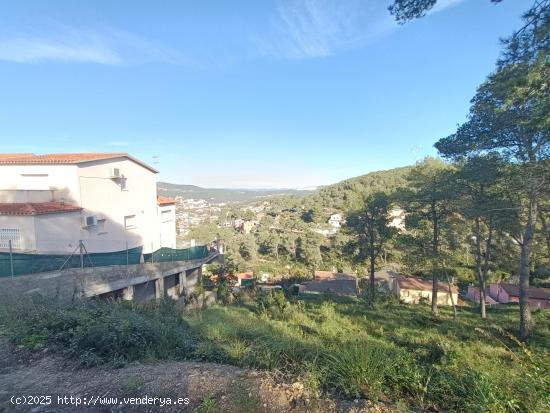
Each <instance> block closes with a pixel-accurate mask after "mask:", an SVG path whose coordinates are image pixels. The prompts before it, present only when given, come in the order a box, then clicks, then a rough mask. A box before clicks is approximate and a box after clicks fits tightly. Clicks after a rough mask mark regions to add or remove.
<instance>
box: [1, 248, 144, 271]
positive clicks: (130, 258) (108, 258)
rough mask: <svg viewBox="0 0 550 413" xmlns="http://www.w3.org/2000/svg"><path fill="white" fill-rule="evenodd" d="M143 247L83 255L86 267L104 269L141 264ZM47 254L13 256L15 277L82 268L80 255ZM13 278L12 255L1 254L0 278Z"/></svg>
mask: <svg viewBox="0 0 550 413" xmlns="http://www.w3.org/2000/svg"><path fill="white" fill-rule="evenodd" d="M141 252H142V247H136V248H131V249H128V252H126V250H122V251H115V252H101V253H93V254H85V255H83V261H84V266H85V267H92V266H93V267H102V266H106V265H125V264H126V263H128V264H139V263H140V259H141ZM69 257H70V254H66V255H46V254H16V253H14V254H12V259H13V273H14V275H22V274H34V273H39V272H47V271H57V270H59V269H60V268H61V266H62V265H63V263H65V261H67V262H66V263H65V265H63V268H78V267H80V254H76V255H73V256H72V257H70V258H69ZM8 276H11V265H10V254H9V253H7V252H0V277H8Z"/></svg>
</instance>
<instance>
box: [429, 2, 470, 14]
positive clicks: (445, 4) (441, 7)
mask: <svg viewBox="0 0 550 413" xmlns="http://www.w3.org/2000/svg"><path fill="white" fill-rule="evenodd" d="M463 1H464V0H438V1H437V3H436V4H435V6H433V7H432V8H431V10H429V11H428V13H427V14H434V13H437V12H440V11H443V10H445V9H448V8H449V7H454V6H456V5H458V4H459V3H462V2H463Z"/></svg>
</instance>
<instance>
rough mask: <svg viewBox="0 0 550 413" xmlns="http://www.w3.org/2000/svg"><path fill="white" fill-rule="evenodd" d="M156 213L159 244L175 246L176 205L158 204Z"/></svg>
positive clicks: (169, 246)
mask: <svg viewBox="0 0 550 413" xmlns="http://www.w3.org/2000/svg"><path fill="white" fill-rule="evenodd" d="M158 215H159V217H158V219H159V228H160V244H161V246H162V247H168V248H176V206H175V205H159V207H158Z"/></svg>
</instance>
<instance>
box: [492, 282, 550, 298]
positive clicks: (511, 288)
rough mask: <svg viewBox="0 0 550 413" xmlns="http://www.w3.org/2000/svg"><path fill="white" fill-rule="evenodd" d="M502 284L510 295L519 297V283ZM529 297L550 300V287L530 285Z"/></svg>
mask: <svg viewBox="0 0 550 413" xmlns="http://www.w3.org/2000/svg"><path fill="white" fill-rule="evenodd" d="M501 286H502V288H504V290H505V291H506V292H507V293H508V295H511V296H514V297H519V285H514V284H501ZM527 297H529V298H535V299H539V300H550V288H536V287H529V289H528V290H527Z"/></svg>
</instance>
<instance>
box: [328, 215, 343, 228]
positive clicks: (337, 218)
mask: <svg viewBox="0 0 550 413" xmlns="http://www.w3.org/2000/svg"><path fill="white" fill-rule="evenodd" d="M343 223H344V217H343V215H342V214H332V215H331V216H330V218H329V219H328V224H329V225H330V226H331V227H332V228H334V229H339V228H341V227H342V224H343Z"/></svg>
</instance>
